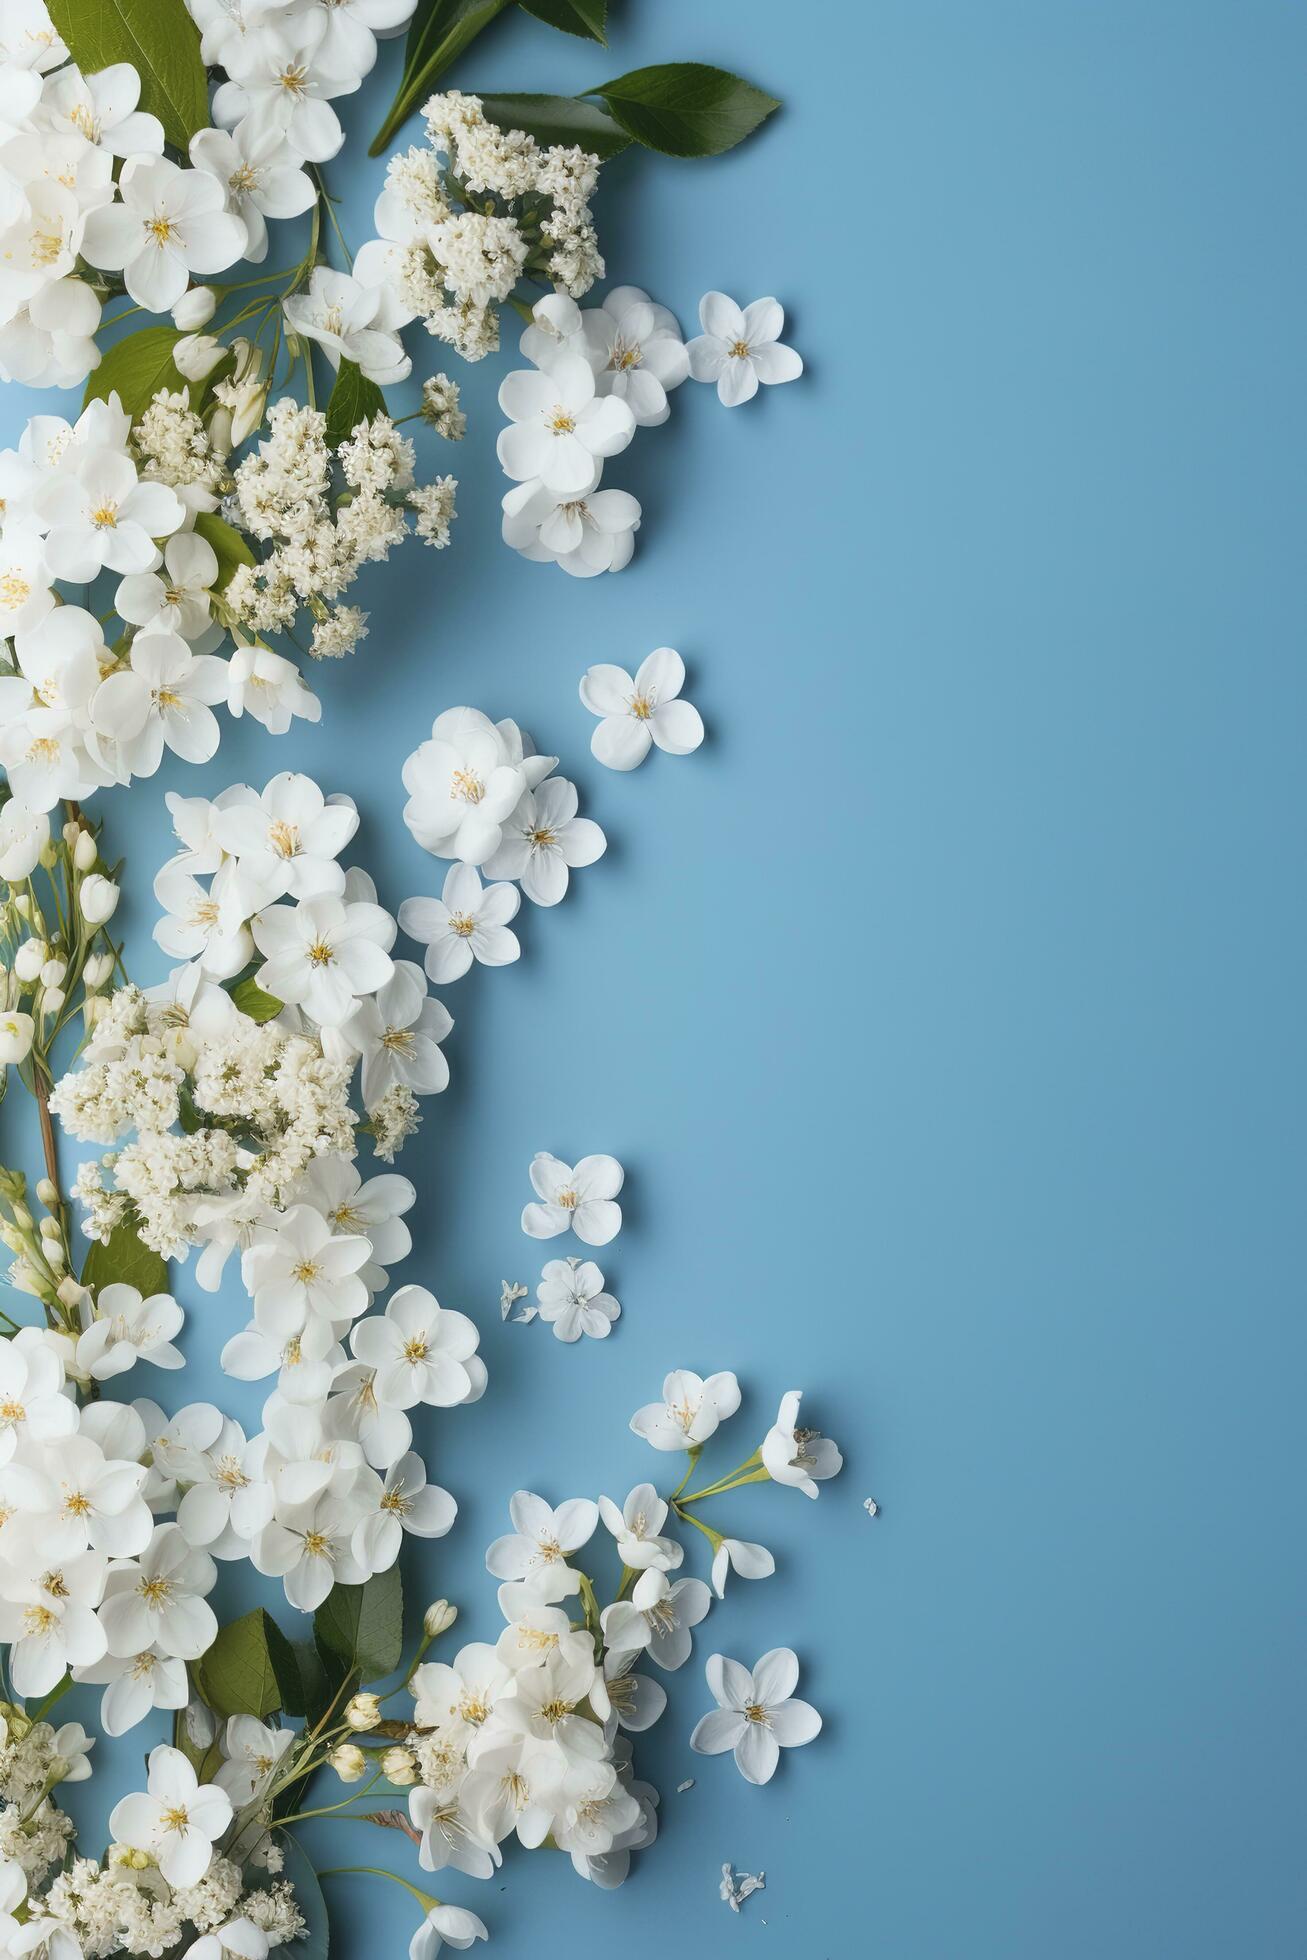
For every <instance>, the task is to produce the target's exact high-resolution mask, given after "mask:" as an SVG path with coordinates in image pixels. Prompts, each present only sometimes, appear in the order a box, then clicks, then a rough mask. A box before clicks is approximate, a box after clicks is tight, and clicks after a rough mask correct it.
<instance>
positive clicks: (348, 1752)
mask: <svg viewBox="0 0 1307 1960" xmlns="http://www.w3.org/2000/svg"><path fill="white" fill-rule="evenodd" d="M327 1761H328V1762H329V1763H330V1764H331V1767H332V1768H333V1769H334V1770H335V1772H336V1774H337V1776H338V1777H339V1778H340V1780H341V1782H342V1783H357V1782H358V1781H359V1779H360V1777H361V1776H362V1775H363V1773H364V1771H365V1770H366V1769H367V1766H368V1759H367V1757H366V1756H365V1755H364V1754H363V1751H362V1750H361V1749H360V1748H359V1746H358V1744H357V1743H356V1742H341V1743H338V1744H337V1745H336V1747H335V1748H334V1749H333V1750H332V1752H331V1754H330V1755H329V1756H328V1758H327Z"/></svg>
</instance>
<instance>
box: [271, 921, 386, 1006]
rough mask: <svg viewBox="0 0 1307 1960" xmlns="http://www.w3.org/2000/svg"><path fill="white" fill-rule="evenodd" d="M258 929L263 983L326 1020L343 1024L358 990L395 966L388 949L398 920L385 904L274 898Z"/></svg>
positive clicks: (370, 989) (373, 985) (382, 980)
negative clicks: (284, 901) (288, 902)
mask: <svg viewBox="0 0 1307 1960" xmlns="http://www.w3.org/2000/svg"><path fill="white" fill-rule="evenodd" d="M251 930H252V932H253V934H254V943H255V945H256V946H257V947H258V949H259V951H260V953H262V954H263V965H262V966H260V968H259V969H258V972H257V973H256V975H255V979H256V981H257V983H258V985H259V986H260V987H262V988H263V989H264V990H265V991H266V992H267V993H270V994H272V995H273V996H274V997H275V998H276V999H277V1000H282V1001H286V1002H288V1003H289V1004H291V1005H292V1006H295V1007H302V1008H303V1009H304V1011H305V1012H306V1013H307V1014H310V1015H311V1016H312V1017H313V1019H314V1020H315V1021H316V1022H317V1023H318V1025H319V1026H320V1027H324V1028H328V1027H339V1026H340V1024H341V1022H342V1021H345V1020H348V1018H349V1016H350V1015H351V1013H352V1012H353V1010H354V1007H355V1005H356V1003H357V1001H358V999H359V996H360V995H362V994H370V993H375V991H376V990H377V988H378V987H384V986H385V984H386V982H387V981H388V980H389V979H390V977H391V975H392V973H393V972H394V970H395V966H394V961H393V960H392V959H391V957H390V954H389V953H388V952H387V951H386V950H385V949H386V947H387V946H388V945H389V944H390V943H391V942H392V940H393V938H394V921H393V920H392V919H391V917H390V914H389V913H388V912H383V911H382V909H381V907H380V906H379V905H368V904H364V903H356V904H349V903H347V902H346V901H345V900H343V899H340V898H332V897H323V898H305V899H301V900H300V902H299V904H298V905H270V906H268V907H267V909H266V910H265V911H263V912H260V913H259V915H258V917H257V918H256V919H255V920H254V921H253V924H252V927H251Z"/></svg>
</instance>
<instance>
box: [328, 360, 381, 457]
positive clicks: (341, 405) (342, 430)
mask: <svg viewBox="0 0 1307 1960" xmlns="http://www.w3.org/2000/svg"><path fill="white" fill-rule="evenodd" d="M385 412H386V397H385V396H384V395H383V394H382V392H381V390H380V388H378V386H377V384H376V382H375V381H369V380H368V378H367V376H366V375H365V374H364V373H363V372H362V370H361V369H360V368H359V365H358V363H357V362H356V361H342V362H341V364H340V372H339V374H337V376H336V385H335V387H334V388H333V389H332V391H331V400H330V401H329V402H328V403H327V441H328V442H329V443H330V444H331V446H332V448H333V449H338V448H339V447H340V445H341V443H342V442H348V441H349V439H350V437H351V436H352V435H353V433H354V431H355V429H356V428H357V427H358V425H359V423H360V422H370V421H371V419H372V417H373V416H374V415H384V414H385Z"/></svg>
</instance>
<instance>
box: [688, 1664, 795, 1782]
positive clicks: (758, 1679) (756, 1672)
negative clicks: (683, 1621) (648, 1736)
mask: <svg viewBox="0 0 1307 1960" xmlns="http://www.w3.org/2000/svg"><path fill="white" fill-rule="evenodd" d="M705 1673H706V1675H707V1679H708V1686H709V1689H710V1690H711V1692H712V1696H713V1699H714V1700H715V1701H716V1702H717V1704H718V1705H717V1707H716V1708H715V1709H713V1710H712V1712H711V1713H710V1714H708V1715H704V1716H703V1717H701V1719H700V1720H699V1722H698V1723H697V1724H696V1725H695V1729H694V1733H693V1735H692V1736H691V1737H690V1747H691V1749H693V1750H695V1751H696V1753H697V1754H699V1755H701V1756H720V1755H722V1754H723V1753H724V1752H725V1751H726V1750H727V1749H732V1750H734V1752H735V1766H736V1768H737V1769H738V1770H739V1772H740V1774H741V1776H742V1777H743V1778H744V1780H745V1782H746V1783H768V1782H770V1781H771V1778H772V1776H773V1774H774V1773H775V1769H776V1765H777V1763H778V1762H779V1760H780V1752H781V1750H782V1749H794V1748H797V1747H798V1746H799V1745H800V1744H801V1743H804V1742H811V1741H812V1739H813V1737H814V1736H815V1735H818V1734H819V1733H820V1731H821V1716H820V1715H819V1714H818V1713H817V1711H816V1709H815V1708H813V1707H811V1706H810V1705H809V1704H808V1703H807V1702H806V1701H796V1700H793V1699H792V1696H793V1694H794V1690H795V1688H796V1687H797V1686H798V1684H799V1663H798V1658H797V1656H796V1655H795V1654H794V1653H793V1652H792V1651H791V1649H790V1648H788V1647H774V1648H772V1650H771V1652H770V1653H767V1654H764V1655H763V1657H762V1659H761V1660H760V1661H759V1662H758V1664H757V1666H756V1667H755V1668H754V1669H753V1672H752V1673H750V1671H749V1669H748V1668H747V1667H741V1665H740V1663H739V1662H738V1661H733V1660H729V1659H728V1658H727V1657H726V1655H724V1654H711V1655H709V1657H708V1665H707V1668H706V1669H705Z"/></svg>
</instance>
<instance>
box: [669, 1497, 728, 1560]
mask: <svg viewBox="0 0 1307 1960" xmlns="http://www.w3.org/2000/svg"><path fill="white" fill-rule="evenodd" d="M674 1509H675V1511H676V1515H677V1517H678V1518H680V1520H681V1522H682V1523H683V1524H692V1525H693V1526H694V1528H695V1530H696V1531H701V1532H702V1533H703V1535H704V1537H705V1538H706V1539H707V1540H708V1543H709V1544H710V1545H711V1546H712V1548H713V1555H714V1557H715V1556H716V1553H717V1547H718V1546H719V1545H720V1544H721V1542H722V1534H721V1532H720V1531H714V1530H713V1528H712V1526H711V1525H710V1524H705V1523H704V1522H703V1520H702V1518H696V1517H695V1515H694V1512H693V1511H683V1510H682V1509H681V1507H680V1505H679V1504H677V1505H675V1506H674Z"/></svg>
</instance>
